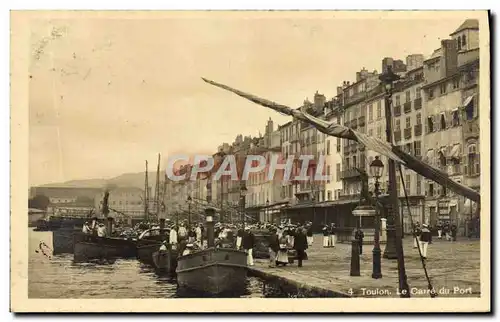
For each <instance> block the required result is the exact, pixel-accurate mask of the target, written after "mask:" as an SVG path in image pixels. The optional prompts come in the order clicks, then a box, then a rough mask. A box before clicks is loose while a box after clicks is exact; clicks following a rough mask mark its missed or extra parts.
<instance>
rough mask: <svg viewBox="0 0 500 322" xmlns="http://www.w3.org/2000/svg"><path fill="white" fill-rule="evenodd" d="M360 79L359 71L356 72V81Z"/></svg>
mask: <svg viewBox="0 0 500 322" xmlns="http://www.w3.org/2000/svg"><path fill="white" fill-rule="evenodd" d="M360 80H361V73H360V72H356V82H359V81H360Z"/></svg>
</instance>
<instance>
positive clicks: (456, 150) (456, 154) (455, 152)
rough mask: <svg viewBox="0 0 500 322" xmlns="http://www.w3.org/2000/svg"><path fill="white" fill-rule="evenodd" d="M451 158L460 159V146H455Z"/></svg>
mask: <svg viewBox="0 0 500 322" xmlns="http://www.w3.org/2000/svg"><path fill="white" fill-rule="evenodd" d="M449 157H450V158H455V159H460V144H455V145H454V146H453V148H452V149H451V152H450V155H449Z"/></svg>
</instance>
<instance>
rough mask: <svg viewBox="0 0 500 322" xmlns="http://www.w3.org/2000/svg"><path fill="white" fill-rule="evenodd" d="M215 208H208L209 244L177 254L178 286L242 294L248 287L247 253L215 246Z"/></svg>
mask: <svg viewBox="0 0 500 322" xmlns="http://www.w3.org/2000/svg"><path fill="white" fill-rule="evenodd" d="M215 211H216V208H214V207H207V208H206V209H205V212H206V214H205V220H206V223H207V246H208V247H207V248H206V249H200V250H193V252H191V253H187V254H186V255H182V256H180V257H178V259H177V269H176V271H175V272H176V274H177V285H178V288H179V290H183V289H185V290H193V291H196V292H200V293H204V294H212V295H222V294H229V293H231V294H242V293H243V292H244V291H245V287H246V277H247V254H246V252H244V251H240V250H236V249H234V248H222V247H215V238H214V237H215V236H214V222H213V217H214V214H215ZM232 247H234V246H232ZM180 251H181V250H179V252H180Z"/></svg>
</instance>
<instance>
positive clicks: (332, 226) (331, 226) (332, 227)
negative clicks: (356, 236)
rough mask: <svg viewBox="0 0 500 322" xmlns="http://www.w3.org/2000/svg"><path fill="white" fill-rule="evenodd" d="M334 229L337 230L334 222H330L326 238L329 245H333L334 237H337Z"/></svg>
mask: <svg viewBox="0 0 500 322" xmlns="http://www.w3.org/2000/svg"><path fill="white" fill-rule="evenodd" d="M336 231H337V227H336V226H335V223H332V224H331V225H330V231H329V234H330V236H329V239H328V241H329V246H330V247H335V242H336V238H337V236H336V235H335V233H336Z"/></svg>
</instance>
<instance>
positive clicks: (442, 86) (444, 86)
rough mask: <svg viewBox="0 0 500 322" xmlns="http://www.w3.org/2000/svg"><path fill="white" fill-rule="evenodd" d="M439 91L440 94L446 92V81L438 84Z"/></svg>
mask: <svg viewBox="0 0 500 322" xmlns="http://www.w3.org/2000/svg"><path fill="white" fill-rule="evenodd" d="M439 91H440V92H441V94H446V83H444V84H441V85H439Z"/></svg>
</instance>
